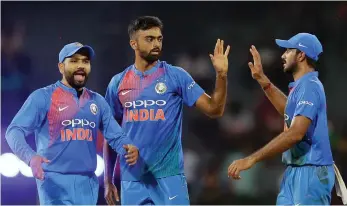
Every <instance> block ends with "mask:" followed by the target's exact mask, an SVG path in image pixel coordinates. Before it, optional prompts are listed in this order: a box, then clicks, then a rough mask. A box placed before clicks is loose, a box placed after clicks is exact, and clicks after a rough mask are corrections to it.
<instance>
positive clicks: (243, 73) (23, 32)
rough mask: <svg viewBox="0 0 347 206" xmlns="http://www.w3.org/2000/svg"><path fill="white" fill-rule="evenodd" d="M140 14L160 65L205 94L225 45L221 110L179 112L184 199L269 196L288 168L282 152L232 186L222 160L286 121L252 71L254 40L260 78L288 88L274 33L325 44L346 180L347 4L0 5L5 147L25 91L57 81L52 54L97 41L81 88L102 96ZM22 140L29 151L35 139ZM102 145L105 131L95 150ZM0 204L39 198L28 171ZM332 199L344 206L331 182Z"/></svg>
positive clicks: (335, 138) (122, 64)
mask: <svg viewBox="0 0 347 206" xmlns="http://www.w3.org/2000/svg"><path fill="white" fill-rule="evenodd" d="M141 15H153V16H158V17H159V18H160V19H161V20H162V21H163V23H164V31H163V34H164V42H163V56H162V58H161V60H165V61H167V62H169V63H171V64H173V65H177V66H181V67H183V68H184V69H185V70H187V71H188V72H189V73H190V74H191V75H192V76H193V78H194V79H195V80H196V82H197V83H199V84H200V86H202V88H204V89H205V90H206V91H207V92H208V93H210V94H211V92H212V91H213V88H214V80H215V73H214V69H213V67H212V64H211V62H210V59H209V56H208V54H209V52H212V51H213V49H214V45H215V42H216V39H217V38H221V39H224V40H225V42H226V43H227V44H230V45H231V46H232V50H231V53H230V55H229V64H230V67H229V74H228V77H229V84H228V104H227V108H226V110H225V113H224V116H223V117H222V118H220V119H216V120H213V119H209V118H208V117H205V116H204V115H203V114H201V113H200V112H198V111H197V109H195V108H188V107H185V112H184V115H185V117H184V120H183V124H184V132H183V147H184V154H185V173H186V176H187V180H188V184H189V192H190V200H191V204H214V205H217V204H251V205H254V204H266V205H273V204H275V203H276V196H277V192H278V189H279V183H280V181H281V178H282V173H283V171H284V169H285V167H284V165H283V164H282V163H281V157H280V156H278V157H276V158H273V159H271V160H268V161H265V162H262V163H259V164H257V165H256V166H255V167H254V168H252V169H251V170H249V171H247V172H243V173H242V180H240V181H237V182H236V181H232V180H229V179H228V178H227V167H228V166H229V164H230V163H231V162H232V161H233V160H235V159H238V158H241V157H244V156H246V155H248V154H250V153H252V152H253V151H255V150H257V149H258V148H260V147H261V146H263V145H264V144H266V143H267V142H268V141H269V140H271V138H273V137H275V136H276V135H277V134H279V133H280V132H281V131H282V130H283V124H284V121H283V118H282V117H281V116H280V115H279V114H277V112H276V110H275V109H274V107H273V106H272V105H271V103H270V102H269V101H268V100H267V98H266V97H265V95H264V94H263V92H262V90H261V88H260V86H259V85H258V84H257V83H256V81H255V80H253V79H252V77H251V75H250V71H249V68H248V66H247V63H248V61H250V60H251V55H250V54H249V48H250V46H251V45H252V44H254V45H255V46H256V47H257V48H258V50H259V51H260V54H261V56H262V62H263V67H264V70H265V73H266V74H267V76H268V77H269V78H270V79H271V80H272V82H273V83H274V84H275V85H277V86H278V87H279V88H280V89H281V90H282V91H283V92H285V93H286V94H287V93H288V87H287V86H288V83H289V82H290V81H291V80H292V79H291V77H290V76H288V75H285V74H284V73H283V71H282V63H281V58H280V57H281V55H282V53H283V52H284V51H283V50H282V49H280V48H278V47H277V46H276V44H275V41H274V39H275V38H282V39H288V38H290V37H291V36H293V35H294V34H296V33H299V32H309V33H314V34H315V35H317V37H318V38H319V39H320V41H321V42H322V44H323V50H324V52H323V54H322V56H321V59H320V62H319V64H318V67H317V69H318V71H319V77H320V79H321V81H322V82H323V84H324V86H325V91H326V95H327V105H328V118H329V128H330V138H331V146H332V149H333V155H334V159H335V162H336V164H337V166H338V167H339V169H340V172H341V173H342V176H343V177H344V179H345V181H346V180H347V164H346V159H347V158H346V157H347V121H346V120H347V112H346V106H345V105H346V103H347V101H346V96H347V95H346V86H345V83H346V80H347V78H346V76H347V38H346V37H347V3H346V2H67V1H65V2H50V1H48V2H1V97H2V99H1V112H2V113H1V153H2V154H4V153H11V150H10V149H9V147H8V145H7V143H6V141H5V138H4V133H5V131H6V128H7V126H8V124H9V123H10V121H11V120H12V118H13V117H14V115H15V114H16V112H17V111H18V110H19V108H20V107H21V105H22V104H23V103H24V101H25V99H26V98H27V97H28V95H29V94H30V93H31V92H32V91H34V90H35V89H37V88H40V87H44V86H46V85H49V84H52V83H54V82H56V81H57V80H59V79H61V75H60V73H59V71H58V67H57V63H58V53H59V51H60V50H61V48H62V47H63V46H64V45H65V44H67V43H70V42H75V41H78V42H81V43H83V44H87V45H90V46H92V47H93V48H94V50H95V52H96V59H95V61H94V62H92V73H91V76H90V78H89V81H88V83H87V87H88V88H90V89H92V90H94V91H97V92H99V93H100V94H102V95H104V94H105V91H106V87H107V85H108V83H109V81H110V80H111V78H112V76H113V75H115V74H116V73H118V72H121V71H122V70H123V69H125V68H126V67H127V66H128V65H130V64H133V61H134V55H133V50H132V49H131V48H130V46H129V37H128V34H127V26H128V23H129V22H130V21H131V20H132V19H134V18H136V17H138V16H141ZM27 141H28V142H29V143H30V145H32V146H33V147H34V148H35V141H34V137H33V136H30V137H28V138H27ZM101 143H102V138H100V140H99V144H98V148H99V150H98V151H99V155H100V156H102V150H101ZM3 159H4V158H3ZM11 162H12V161H1V162H0V163H1V165H0V166H1V168H2V169H1V170H2V171H4V170H5V169H6V168H9V167H12V168H13V167H16V166H13V165H12V166H11ZM12 163H13V162H12ZM4 168H5V169H4ZM17 170H18V169H17ZM99 180H100V192H99V201H98V204H106V202H105V201H104V198H103V181H102V180H103V176H102V175H101V176H100V177H99ZM1 204H17V205H18V204H21V205H22V204H30V205H33V204H38V200H37V193H36V184H35V180H34V178H32V177H26V176H24V175H23V174H22V173H21V172H19V173H18V174H17V175H16V176H15V177H6V176H4V175H1ZM332 204H342V202H341V200H340V199H339V198H338V197H337V196H336V192H335V188H334V189H333V199H332Z"/></svg>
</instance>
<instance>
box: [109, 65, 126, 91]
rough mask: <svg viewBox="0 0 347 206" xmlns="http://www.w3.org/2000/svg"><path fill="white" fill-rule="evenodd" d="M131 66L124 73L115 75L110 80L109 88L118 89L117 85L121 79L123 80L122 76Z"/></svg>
mask: <svg viewBox="0 0 347 206" xmlns="http://www.w3.org/2000/svg"><path fill="white" fill-rule="evenodd" d="M131 67H132V66H129V67H127V68H126V69H125V70H124V71H122V72H120V73H118V74H115V75H114V76H113V77H112V78H111V81H110V83H109V85H108V86H109V87H118V85H119V84H120V82H121V81H122V79H123V78H124V76H125V75H126V74H127V73H128V72H129V71H130V69H131Z"/></svg>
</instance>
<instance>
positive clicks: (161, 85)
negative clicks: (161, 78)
mask: <svg viewBox="0 0 347 206" xmlns="http://www.w3.org/2000/svg"><path fill="white" fill-rule="evenodd" d="M166 90H167V87H166V84H165V83H163V82H158V83H157V84H156V85H155V91H156V92H157V93H158V94H164V93H165V92H166Z"/></svg>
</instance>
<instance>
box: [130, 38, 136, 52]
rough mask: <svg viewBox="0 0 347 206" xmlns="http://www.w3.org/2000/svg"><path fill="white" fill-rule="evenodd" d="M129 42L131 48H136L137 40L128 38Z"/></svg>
mask: <svg viewBox="0 0 347 206" xmlns="http://www.w3.org/2000/svg"><path fill="white" fill-rule="evenodd" d="M129 44H130V46H131V48H132V49H133V50H137V42H136V41H135V40H133V39H130V42H129Z"/></svg>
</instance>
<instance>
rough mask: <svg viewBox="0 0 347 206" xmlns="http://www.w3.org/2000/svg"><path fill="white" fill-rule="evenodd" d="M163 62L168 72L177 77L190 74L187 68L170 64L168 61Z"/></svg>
mask: <svg viewBox="0 0 347 206" xmlns="http://www.w3.org/2000/svg"><path fill="white" fill-rule="evenodd" d="M162 64H163V67H164V69H165V70H166V71H167V73H169V74H171V75H173V76H175V77H181V76H187V75H189V73H188V72H187V71H186V70H184V69H183V68H182V67H179V66H174V65H171V64H168V63H167V62H162ZM189 76H190V75H189Z"/></svg>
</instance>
